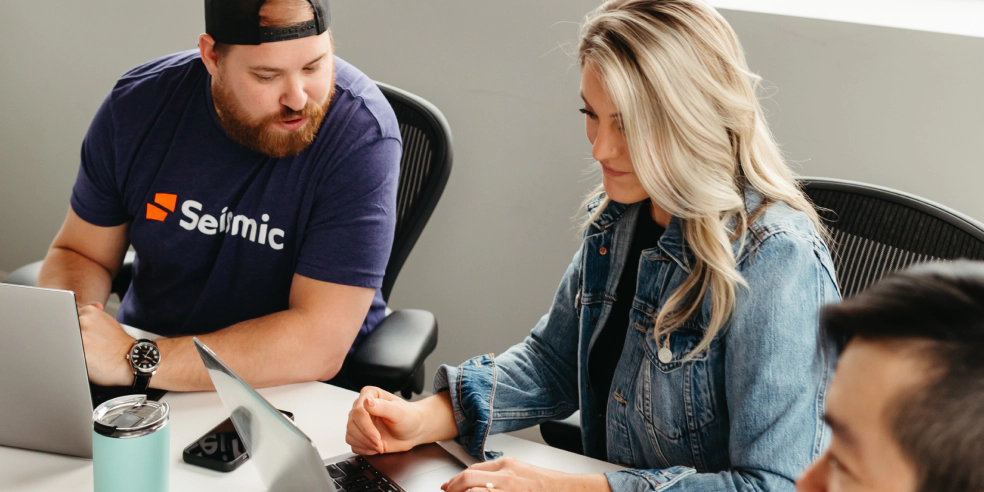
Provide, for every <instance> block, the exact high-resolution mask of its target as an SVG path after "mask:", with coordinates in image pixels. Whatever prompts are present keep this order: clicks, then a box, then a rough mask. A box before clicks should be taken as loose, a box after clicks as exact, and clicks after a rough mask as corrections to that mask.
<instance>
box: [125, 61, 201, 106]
mask: <svg viewBox="0 0 984 492" xmlns="http://www.w3.org/2000/svg"><path fill="white" fill-rule="evenodd" d="M204 73H206V70H205V65H204V64H203V63H202V61H201V57H200V56H199V54H198V50H188V51H181V52H178V53H172V54H170V55H166V56H162V57H160V58H155V59H153V60H151V61H149V62H147V63H144V64H142V65H138V66H136V67H134V68H131V69H130V70H128V71H127V72H126V73H124V74H123V75H122V76H121V77H120V78H119V80H118V81H117V82H116V86H115V87H114V88H113V95H114V97H116V98H119V97H125V96H138V97H155V96H165V97H166V95H168V94H170V93H171V92H173V91H174V90H178V89H179V88H180V87H181V86H183V85H184V84H186V83H187V82H188V81H194V80H197V77H194V75H196V74H197V75H204ZM189 76H192V77H189Z"/></svg>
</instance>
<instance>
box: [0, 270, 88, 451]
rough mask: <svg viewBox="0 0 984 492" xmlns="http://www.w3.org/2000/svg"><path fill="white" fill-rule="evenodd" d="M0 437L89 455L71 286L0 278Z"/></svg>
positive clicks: (18, 443) (84, 384) (8, 442)
mask: <svg viewBox="0 0 984 492" xmlns="http://www.w3.org/2000/svg"><path fill="white" fill-rule="evenodd" d="M0 422H2V425H0V445H3V446H13V447H17V448H24V449H33V450H36V451H45V452H49V453H58V454H67V455H71V456H79V457H82V458H92V399H91V397H90V395H89V374H88V372H86V367H85V353H84V352H83V351H82V332H81V330H80V329H79V313H78V308H77V307H76V305H75V294H74V293H73V292H71V291H67V290H54V289H42V288H38V287H25V286H21V285H8V284H0Z"/></svg>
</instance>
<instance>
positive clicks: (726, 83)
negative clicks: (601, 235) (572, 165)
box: [578, 0, 823, 357]
mask: <svg viewBox="0 0 984 492" xmlns="http://www.w3.org/2000/svg"><path fill="white" fill-rule="evenodd" d="M578 64H579V65H580V66H581V67H582V69H583V68H584V67H585V66H586V65H588V64H590V65H592V66H593V67H594V68H595V69H596V70H597V71H598V73H599V74H600V76H601V79H602V81H603V83H604V86H605V89H606V92H607V93H608V96H609V97H610V98H611V100H612V102H613V103H614V105H615V107H616V108H617V110H618V111H619V112H620V114H621V119H622V121H621V123H622V126H623V128H624V133H625V139H626V144H627V146H628V152H629V155H630V157H631V160H632V166H633V168H634V169H635V173H636V175H637V176H638V178H639V181H640V182H641V183H642V186H643V188H644V189H645V190H646V192H647V193H648V194H649V196H650V197H651V198H652V200H653V202H654V203H656V204H657V205H659V206H660V207H662V208H663V209H664V210H666V211H667V212H668V213H670V214H671V215H673V216H676V217H679V218H681V219H684V224H685V226H684V231H683V234H684V239H685V241H686V243H687V245H688V246H689V247H690V250H691V251H692V252H693V254H694V258H695V262H694V264H693V265H691V270H690V274H689V275H688V277H687V278H686V280H685V281H684V282H683V283H682V284H681V285H680V287H679V288H678V289H677V290H676V291H674V292H673V293H672V294H671V295H670V297H669V299H668V300H667V302H666V303H665V305H664V306H663V308H662V309H661V310H660V312H659V313H658V314H657V315H656V316H655V330H654V331H655V337H656V341H657V342H659V340H660V337H662V336H663V335H669V334H670V333H671V332H672V331H673V330H675V329H676V328H678V327H680V326H681V325H682V324H683V323H684V322H685V321H686V320H687V319H689V318H690V317H691V316H693V315H694V313H696V312H698V310H699V309H700V308H701V306H702V305H703V301H704V298H705V297H706V295H707V294H708V291H709V292H710V298H711V312H710V320H708V322H707V331H706V334H705V336H704V338H703V339H702V340H701V342H700V343H699V344H698V345H697V347H696V348H695V349H694V350H693V351H692V352H691V354H688V357H691V356H693V355H695V354H698V353H700V352H701V351H703V350H705V349H707V348H708V347H709V346H710V344H711V341H712V340H713V339H714V337H715V335H717V333H718V332H719V331H720V330H721V328H722V327H723V326H724V324H725V323H726V322H727V320H728V318H729V317H730V316H731V313H732V312H733V311H734V308H735V299H736V296H737V289H738V286H746V287H747V283H746V282H745V280H744V278H743V277H742V275H741V273H739V272H738V270H737V264H736V255H735V254H734V250H733V249H732V245H731V242H732V241H734V240H736V239H739V238H740V239H741V240H742V244H743V243H744V239H745V235H746V234H747V232H748V228H749V225H750V224H751V223H752V222H753V221H754V220H755V218H756V217H757V215H758V214H760V213H762V212H763V211H764V210H765V208H766V207H767V206H768V204H769V203H772V202H778V201H782V202H785V203H786V204H788V205H789V206H791V207H792V208H794V209H797V210H799V211H801V212H803V213H804V214H806V216H807V217H809V219H810V221H811V222H812V223H813V226H814V227H815V228H816V230H817V231H818V232H820V233H821V234H822V231H823V226H822V224H821V223H820V219H819V217H818V215H817V212H816V210H815V209H814V208H813V206H812V205H811V203H810V202H809V200H808V199H807V198H806V197H805V196H804V194H803V193H802V191H801V190H800V189H799V187H798V186H797V185H796V183H795V181H794V180H793V176H792V173H791V171H790V170H789V168H788V167H787V165H786V162H785V160H784V159H783V156H782V154H781V152H780V151H779V146H778V145H777V144H776V142H775V139H774V138H773V136H772V133H771V132H770V131H769V128H768V126H767V125H766V121H765V118H764V116H763V112H762V108H761V106H760V105H759V101H758V97H757V93H756V91H757V89H758V86H759V83H760V82H761V78H760V77H758V76H757V75H755V74H754V73H751V72H750V71H749V70H748V66H747V64H746V62H745V56H744V53H743V51H742V48H741V45H740V44H739V43H738V38H737V36H736V35H735V33H734V31H733V30H732V29H731V26H729V25H728V23H727V21H725V20H724V18H723V17H722V16H721V15H720V14H719V13H718V12H717V11H716V10H714V8H712V7H710V6H709V5H707V4H706V3H704V2H703V1H702V0H609V1H606V2H605V3H603V4H602V5H601V6H600V7H598V8H597V9H596V10H595V11H594V12H592V13H590V14H588V16H587V18H586V19H585V22H584V24H583V26H582V29H581V40H580V45H579V47H578ZM746 185H750V186H751V187H752V188H754V189H755V190H756V191H757V192H758V193H759V194H760V195H761V197H762V204H761V205H760V206H759V207H758V208H757V209H756V210H755V211H749V210H747V207H746V205H745V197H744V188H745V186H746ZM594 197H602V198H603V200H604V201H603V203H602V205H601V206H600V207H598V209H597V212H596V213H595V215H594V216H592V217H591V219H590V220H589V223H590V221H593V220H594V219H595V218H596V217H597V214H598V213H600V211H601V210H603V209H604V206H605V205H606V204H607V202H608V198H607V197H606V196H604V193H603V189H602V188H599V189H597V190H596V191H595V192H594V194H593V196H592V197H589V201H590V200H591V199H592V198H594ZM643 213H648V211H645V212H643ZM729 224H733V225H734V227H735V228H734V230H733V231H729V227H728V226H729Z"/></svg>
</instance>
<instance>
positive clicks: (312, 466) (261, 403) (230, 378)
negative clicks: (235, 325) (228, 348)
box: [194, 338, 336, 492]
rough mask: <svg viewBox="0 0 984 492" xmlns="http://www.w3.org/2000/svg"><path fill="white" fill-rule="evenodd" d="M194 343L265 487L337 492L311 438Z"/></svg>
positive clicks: (197, 342) (218, 360) (215, 357)
mask: <svg viewBox="0 0 984 492" xmlns="http://www.w3.org/2000/svg"><path fill="white" fill-rule="evenodd" d="M194 342H195V347H196V348H197V349H198V354H199V355H200V356H201V358H202V362H204V363H205V367H206V368H207V369H208V375H209V377H211V378H212V384H214V385H215V391H216V392H218V394H219V398H220V399H221V400H222V405H223V406H225V408H226V410H227V411H228V412H229V414H230V415H231V417H232V423H233V425H235V426H236V431H237V432H239V436H240V437H241V438H242V440H243V444H245V445H246V452H247V453H249V457H250V460H251V461H252V462H253V467H254V468H256V471H257V472H259V474H260V478H261V479H262V480H263V483H264V485H266V486H267V488H268V489H269V490H271V491H294V490H297V491H311V490H326V491H330V492H334V491H335V490H336V489H335V485H334V483H333V482H332V481H331V478H330V477H329V476H328V471H327V470H326V469H325V465H324V463H323V461H322V460H321V456H320V454H318V450H317V448H315V447H314V443H312V442H311V439H310V438H308V436H307V435H305V434H304V433H303V432H301V430H300V429H298V428H297V427H296V426H295V425H294V423H293V422H291V421H290V420H288V419H287V418H286V417H284V416H283V414H281V413H280V412H279V411H277V410H276V409H275V408H274V407H273V405H270V403H269V402H267V401H266V399H265V398H263V397H262V396H260V394H259V393H257V392H256V390H254V389H253V388H252V387H251V386H250V385H249V384H247V383H246V382H245V381H243V379H242V378H240V377H239V376H238V375H237V374H236V373H235V372H233V371H232V369H229V366H227V365H225V363H224V362H222V361H221V360H220V359H219V358H218V357H217V356H216V355H215V353H214V352H212V351H211V350H210V349H209V348H208V347H206V346H205V344H203V343H202V342H201V341H199V340H198V339H197V338H195V339H194Z"/></svg>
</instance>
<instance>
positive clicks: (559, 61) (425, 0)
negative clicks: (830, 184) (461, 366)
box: [0, 0, 984, 370]
mask: <svg viewBox="0 0 984 492" xmlns="http://www.w3.org/2000/svg"><path fill="white" fill-rule="evenodd" d="M596 4H597V2H596V1H595V0H544V1H539V2H529V1H518V0H500V1H499V2H495V4H494V7H495V8H490V7H489V5H490V4H488V3H485V4H479V3H477V2H461V1H451V0H442V1H437V0H420V1H414V2H397V1H393V0H390V1H382V0H339V1H336V2H334V5H333V16H334V25H335V27H334V32H335V37H336V42H337V45H338V52H339V54H340V55H341V56H342V57H344V58H346V59H348V60H349V61H351V62H353V63H354V64H356V65H357V66H359V67H360V68H362V69H363V70H364V71H365V72H366V73H367V74H368V75H369V76H371V77H373V78H375V79H377V80H381V81H385V82H389V83H391V84H394V85H396V86H399V87H402V88H405V89H407V90H410V91H412V92H415V93H417V94H419V95H421V96H423V97H425V98H427V99H429V100H430V101H432V102H433V103H434V104H436V105H437V106H438V107H439V108H441V109H442V110H443V111H444V113H445V116H447V118H448V120H449V121H450V123H451V126H452V130H453V132H454V135H455V154H456V155H455V157H456V160H455V167H454V170H453V171H452V174H451V180H450V182H449V183H448V188H447V191H446V192H445V195H444V197H443V199H442V201H441V203H440V205H439V206H438V209H437V211H436V212H435V214H434V217H433V218H432V220H431V222H430V224H429V225H428V228H427V229H426V230H425V231H424V234H423V236H422V237H421V239H420V242H419V243H418V244H417V247H416V249H415V250H414V252H413V254H412V255H411V257H410V259H409V261H408V262H407V264H406V266H405V268H404V270H403V273H402V274H401V276H400V280H399V281H398V283H397V284H396V287H395V289H394V292H393V303H392V304H393V306H394V307H395V308H402V307H419V308H425V309H430V310H432V311H433V312H435V313H436V314H437V316H438V319H439V320H440V323H441V327H442V331H441V342H440V345H439V346H438V349H437V351H436V352H435V354H434V356H432V358H431V360H430V361H429V369H430V370H433V369H434V368H435V367H436V364H438V363H457V362H460V361H461V360H463V359H465V358H467V357H469V356H472V355H475V354H478V353H483V352H496V353H498V352H501V351H503V350H504V349H506V348H507V347H509V346H510V345H511V344H512V343H515V342H516V341H519V340H521V339H522V337H523V336H524V335H525V334H526V333H527V332H528V330H529V328H530V327H532V326H533V324H534V323H535V322H536V320H537V319H538V318H539V316H540V315H541V314H543V313H544V312H545V311H546V309H547V308H548V307H549V304H550V300H551V296H552V293H553V291H554V289H555V288H556V286H557V283H558V281H559V279H560V275H561V274H562V273H563V271H564V269H565V267H566V265H567V262H568V261H569V259H570V257H571V255H573V253H574V251H575V249H576V247H577V244H578V242H577V240H576V233H575V228H576V225H575V221H574V220H573V217H574V215H575V214H576V212H577V208H578V204H579V203H580V200H581V197H582V196H583V195H584V194H585V193H586V192H587V191H588V190H589V189H590V188H592V187H593V186H594V184H595V183H596V182H597V181H598V176H597V175H596V174H594V173H591V172H587V171H588V170H589V169H590V167H591V163H590V147H589V145H588V143H587V141H586V139H585V137H584V133H583V127H582V120H581V117H580V115H579V114H578V113H577V109H578V107H579V104H580V101H579V98H578V95H577V92H578V82H579V74H578V70H577V68H576V66H575V65H574V61H573V59H572V58H571V57H570V56H568V54H567V52H571V51H573V49H574V42H575V40H576V35H577V25H576V23H577V22H578V21H579V20H580V19H581V18H582V16H583V15H584V13H586V12H587V11H588V10H590V9H591V8H592V7H593V6H594V5H596ZM4 7H5V11H4V15H3V16H2V17H0V68H2V69H3V73H4V74H5V77H4V79H3V84H2V88H3V90H0V114H2V115H3V118H2V119H0V210H2V211H0V230H3V231H4V233H3V234H0V270H7V271H9V270H12V269H13V268H15V267H16V266H17V265H20V264H23V263H25V262H28V261H31V260H34V259H38V258H40V256H41V255H43V253H44V250H45V248H46V247H47V245H48V243H49V242H50V240H51V238H52V236H53V235H54V233H55V232H56V231H57V229H58V226H59V225H60V223H61V220H62V218H63V216H64V213H65V210H66V207H67V203H68V194H69V191H70V189H71V185H72V182H73V181H74V178H75V172H76V169H77V161H78V149H79V144H80V142H81V139H82V136H83V135H84V133H85V129H86V127H87V125H88V122H89V119H90V118H91V116H92V114H93V113H94V112H95V110H96V108H97V106H98V104H99V103H100V101H101V100H102V98H103V97H104V96H105V94H106V93H107V92H108V90H109V89H110V88H111V87H112V84H113V82H114V81H115V80H116V78H117V77H118V76H119V74H121V73H122V72H123V71H125V70H126V69H128V68H130V67H132V66H134V65H136V64H138V63H141V62H143V61H145V60H148V59H150V58H153V57H156V56H159V55H163V54H166V53H169V52H173V51H177V50H181V49H188V48H193V47H194V46H195V38H196V36H197V34H198V33H200V32H201V31H202V30H203V25H204V23H203V21H202V19H201V12H202V7H201V0H169V1H168V2H134V1H132V0H100V1H98V2H91V1H90V2H78V1H72V0H55V1H49V2H38V1H36V0H7V1H6V2H5V4H4ZM725 15H726V17H728V18H729V20H730V21H731V22H732V23H733V24H734V26H735V28H736V29H737V31H738V33H739V36H740V37H741V38H742V40H743V42H744V44H745V47H746V50H747V51H748V53H749V60H750V63H751V65H752V68H753V70H755V71H757V72H759V73H761V74H762V75H763V76H764V77H765V78H766V79H768V81H769V82H770V83H771V84H772V85H774V86H775V87H778V91H773V92H774V94H773V95H772V96H771V98H770V99H769V100H768V101H767V104H766V106H767V108H768V109H769V111H770V115H769V118H770V123H771V124H772V125H773V128H774V130H775V132H776V134H777V136H778V138H779V141H780V142H781V143H782V144H783V145H784V149H785V151H786V152H787V154H788V156H789V157H790V158H791V159H793V160H795V161H796V162H797V170H798V171H799V172H801V173H803V174H815V175H825V176H834V177H841V178H850V179H857V180H862V181H869V182H874V183H879V184H882V185H887V186H891V187H895V188H900V189H903V190H906V191H910V192H914V193H917V194H920V195H923V196H925V197H928V198H930V199H933V200H936V201H939V202H941V203H943V204H945V205H948V206H951V207H954V208H956V209H958V210H961V211H963V212H965V213H967V214H969V215H971V216H974V217H977V218H984V202H982V201H981V200H979V199H978V194H977V193H975V187H976V186H977V184H978V183H980V182H981V179H980V178H981V177H982V176H981V173H982V172H984V171H981V166H980V163H981V160H982V159H981V155H982V152H981V150H982V149H981V143H980V142H982V141H984V139H982V138H981V137H980V136H981V135H984V96H982V93H981V89H980V88H981V87H984V39H980V38H971V37H960V36H948V35H943V34H932V33H925V32H915V31H903V30H896V29H887V28H873V27H868V26H861V25H856V24H847V23H836V22H829V21H817V20H808V19H799V18H793V17H783V16H772V15H765V14H749V13H742V12H732V11H726V12H725ZM38 26H45V27H44V29H45V32H46V34H44V35H38V34H37V33H36V32H35V31H36V30H38V29H39V28H38Z"/></svg>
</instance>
